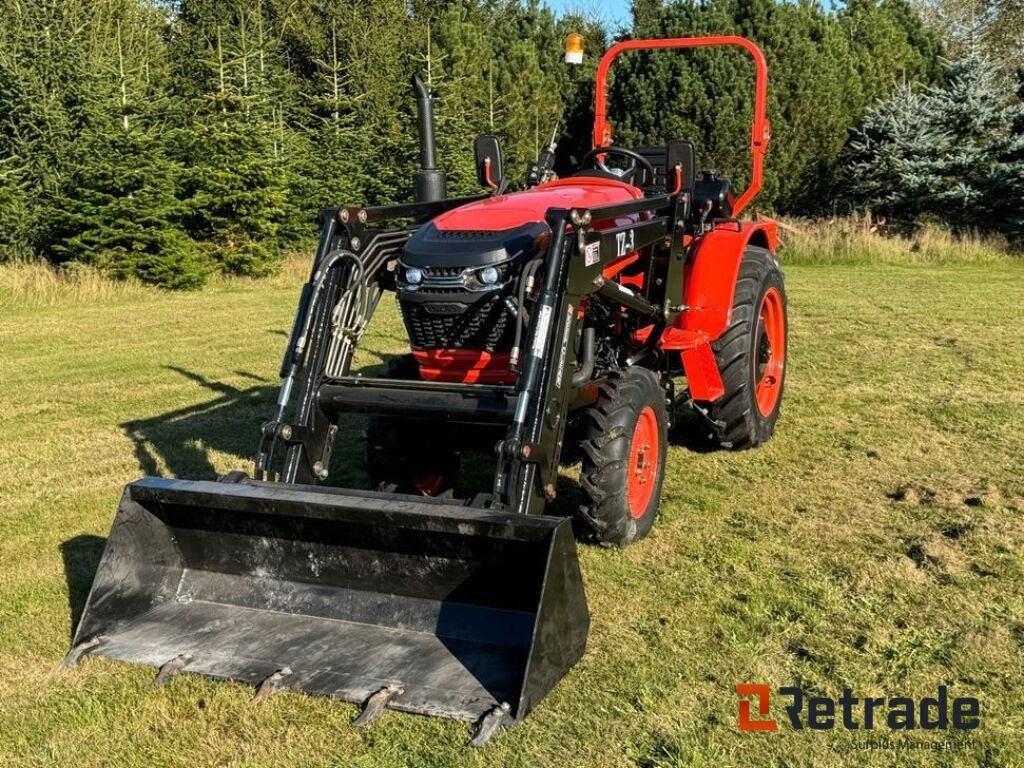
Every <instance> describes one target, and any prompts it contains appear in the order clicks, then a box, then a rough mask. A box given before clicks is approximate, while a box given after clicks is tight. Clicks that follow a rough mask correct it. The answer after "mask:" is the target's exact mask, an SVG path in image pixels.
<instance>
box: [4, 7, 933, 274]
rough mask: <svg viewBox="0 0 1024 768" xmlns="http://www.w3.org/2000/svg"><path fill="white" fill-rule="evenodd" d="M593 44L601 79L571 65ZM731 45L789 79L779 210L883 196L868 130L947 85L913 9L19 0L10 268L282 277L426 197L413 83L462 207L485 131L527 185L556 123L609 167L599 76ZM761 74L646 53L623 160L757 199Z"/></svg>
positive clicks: (776, 83) (618, 114) (8, 38)
mask: <svg viewBox="0 0 1024 768" xmlns="http://www.w3.org/2000/svg"><path fill="white" fill-rule="evenodd" d="M570 31H578V32H582V33H583V34H584V36H585V38H586V41H587V54H588V55H587V58H586V63H585V64H584V65H583V66H582V67H579V68H569V67H567V66H566V65H565V64H564V63H563V61H562V56H563V50H562V43H563V40H564V38H565V35H566V34H567V33H568V32H570ZM711 33H716V34H733V33H738V34H744V35H746V36H748V37H751V38H752V39H754V40H755V41H757V42H758V43H759V44H760V45H761V46H762V47H763V48H764V50H765V52H766V55H767V57H768V60H769V67H770V73H771V83H772V88H771V92H770V93H771V97H770V98H771V102H770V113H771V114H770V116H771V120H772V123H773V133H774V137H775V142H774V145H773V148H772V152H771V153H770V160H769V168H768V178H767V185H766V190H765V194H764V195H763V196H762V197H761V198H760V205H761V206H762V208H763V209H764V210H775V211H780V212H786V213H810V214H814V213H820V212H823V211H825V210H826V209H827V208H828V206H829V205H831V204H832V203H833V201H834V200H836V199H838V198H840V197H841V196H843V195H845V196H847V197H851V196H853V195H855V194H861V193H862V192H863V191H858V190H853V191H851V189H850V188H849V185H846V186H844V180H845V166H844V163H851V162H856V163H862V164H863V163H864V162H865V159H864V155H863V152H862V153H861V154H857V155H856V156H854V157H853V158H852V159H850V157H851V156H850V151H851V150H850V149H849V147H848V146H847V145H848V139H849V136H850V131H851V129H852V128H853V127H854V126H856V125H857V124H858V122H859V121H860V120H861V119H863V118H864V116H865V115H866V114H869V110H871V109H872V107H874V106H876V105H877V104H879V103H881V101H882V100H884V99H886V98H888V97H889V96H890V95H891V94H893V93H894V92H896V89H897V88H898V87H906V88H909V89H911V90H912V89H913V88H918V87H920V88H928V87H932V88H934V87H937V86H939V85H940V84H941V83H942V82H943V81H944V79H945V78H946V77H947V74H946V68H945V67H944V65H943V63H942V60H941V56H942V53H943V46H942V41H941V39H940V35H939V34H938V33H937V32H936V31H934V28H933V27H929V26H928V25H926V24H925V23H924V22H923V21H922V17H921V15H920V14H919V13H918V12H917V11H915V10H914V8H913V7H912V6H911V5H910V4H909V2H908V0H849V2H848V3H847V4H846V5H843V6H840V7H838V9H837V10H835V11H826V10H825V9H824V8H823V7H822V6H821V5H819V4H818V3H817V2H815V1H814V0H802V2H800V3H776V2H774V1H773V0H703V1H702V2H694V1H692V0H682V1H680V0H670V1H668V2H664V1H662V0H636V1H635V2H634V5H633V13H632V24H631V29H628V30H625V29H607V28H605V27H604V26H603V25H602V24H601V23H600V22H597V21H594V20H592V19H586V18H581V17H579V16H572V15H569V16H561V17H560V16H557V15H556V14H554V13H553V12H552V11H551V10H550V9H548V8H547V7H546V6H544V5H543V4H541V3H540V2H539V0H442V1H441V2H427V1H426V0H178V1H177V2H171V1H170V0H0V260H4V259H12V258H32V257H43V258H46V259H49V260H51V261H53V262H55V263H60V264H74V263H82V264H87V265H91V266H96V267H99V268H101V269H102V270H104V271H106V272H108V273H109V274H112V275H114V276H124V277H127V276H133V277H138V278H141V279H142V280H145V281H147V282H151V283H155V284H159V285H163V286H167V287H177V288H188V287H194V286H198V285H200V284H202V283H203V281H204V280H206V279H207V278H208V277H209V276H210V275H211V274H214V273H216V272H224V273H231V274H242V275H253V276H259V275H264V274H267V273H269V272H271V271H273V270H274V269H275V267H276V265H277V264H278V263H279V259H280V256H281V254H282V253H283V252H285V251H287V250H289V249H293V248H298V247H305V246H308V244H309V243H310V241H311V239H312V238H314V237H315V227H316V215H317V211H318V209H319V208H321V207H323V206H326V205H331V204H338V203H343V202H346V203H356V202H358V203H366V204H374V203H383V202H389V201H395V200H408V199H410V198H411V194H412V178H413V172H414V170H415V160H416V135H415V114H414V102H413V99H412V95H411V88H410V85H409V83H410V79H411V76H412V75H413V73H421V74H422V75H423V76H424V78H425V79H427V80H428V81H429V83H430V86H431V88H432V89H433V91H434V92H435V94H436V96H437V98H438V107H437V119H438V126H437V129H438V130H437V133H438V141H439V157H440V159H441V165H442V166H443V169H444V170H445V171H446V172H447V173H448V183H449V190H450V192H452V193H470V192H473V191H475V178H474V173H473V164H472V142H473V139H474V138H475V137H476V136H477V135H479V134H481V133H495V134H497V135H499V136H500V137H501V138H502V141H503V146H504V149H505V153H506V166H507V168H508V173H509V175H510V176H511V178H512V180H513V182H515V181H518V180H519V179H520V178H521V177H522V175H523V171H524V169H525V165H526V163H527V161H528V159H529V158H531V157H534V156H536V153H537V152H538V150H539V149H540V147H541V145H542V144H544V143H546V142H547V141H548V139H549V136H550V133H551V131H552V129H553V127H554V126H555V124H556V122H559V121H560V122H561V124H562V126H563V135H562V141H561V145H560V150H559V153H560V154H559V165H560V167H563V168H565V167H569V166H571V165H572V163H573V162H574V161H575V160H577V159H578V158H579V156H580V155H581V154H582V152H584V151H585V150H586V149H588V148H589V146H588V142H589V134H590V131H589V129H590V122H591V115H590V110H591V100H592V97H593V94H592V87H591V85H590V84H591V82H592V77H593V72H594V68H595V66H596V62H597V59H598V58H599V56H600V53H601V52H602V51H603V50H604V49H605V48H606V47H607V46H608V45H609V44H610V43H611V42H613V41H614V40H615V39H617V38H618V37H621V36H652V37H657V36H666V35H693V34H711ZM751 74H752V71H751V68H750V65H749V62H747V61H745V60H744V59H743V57H742V54H737V53H735V52H731V51H725V52H717V51H715V52H711V51H702V52H699V53H694V54H692V55H685V56H683V55H678V54H650V55H646V54H639V55H630V56H629V57H627V58H623V59H622V60H621V62H620V65H619V66H618V67H617V70H616V77H615V79H614V82H613V88H612V95H611V104H612V119H613V123H614V124H615V126H616V129H617V134H616V138H617V141H619V142H620V143H622V144H624V145H627V146H630V145H636V144H640V143H647V142H655V141H663V140H665V139H666V138H689V139H691V140H693V141H694V142H695V144H696V146H697V148H698V156H699V159H700V164H701V165H702V166H703V167H716V168H718V169H719V170H720V171H722V172H723V173H729V174H731V175H732V176H733V178H735V179H736V181H737V183H743V181H744V173H745V172H746V171H745V167H746V155H745V152H746V147H747V144H748V141H749V109H750V99H751V94H752V87H751ZM901 92H902V91H901ZM844 147H845V148H846V149H845V150H844ZM864 194H865V195H867V193H864Z"/></svg>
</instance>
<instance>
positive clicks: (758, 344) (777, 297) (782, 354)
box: [754, 288, 786, 416]
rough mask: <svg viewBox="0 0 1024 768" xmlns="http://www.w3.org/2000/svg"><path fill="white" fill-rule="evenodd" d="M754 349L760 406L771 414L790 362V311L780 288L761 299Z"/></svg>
mask: <svg viewBox="0 0 1024 768" xmlns="http://www.w3.org/2000/svg"><path fill="white" fill-rule="evenodd" d="M754 349H755V354H754V381H755V385H754V393H755V397H756V399H757V409H758V410H759V411H760V412H761V415H762V416H770V415H771V413H772V411H774V410H775V407H776V406H777V405H778V404H779V396H780V395H781V394H782V372H783V369H784V367H785V364H786V310H785V308H784V307H783V304H782V294H780V293H779V291H778V289H777V288H769V289H768V290H767V291H766V292H765V294H764V298H763V299H761V309H760V310H759V311H758V313H757V338H756V339H755V345H754Z"/></svg>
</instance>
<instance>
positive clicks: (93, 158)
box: [52, 130, 209, 288]
mask: <svg viewBox="0 0 1024 768" xmlns="http://www.w3.org/2000/svg"><path fill="white" fill-rule="evenodd" d="M82 150H83V151H82V154H81V162H80V165H79V167H78V170H77V171H76V172H75V174H74V176H73V179H72V184H71V188H72V189H73V190H74V194H73V195H71V196H69V197H68V198H67V199H66V202H65V205H64V208H63V210H62V211H61V213H60V215H59V216H58V217H56V220H55V221H54V222H53V225H52V231H53V233H54V235H55V236H56V237H57V238H58V239H57V241H56V242H55V243H54V245H53V246H52V252H53V254H54V255H55V257H56V260H57V261H61V262H64V261H74V262H77V263H83V264H89V265H91V266H95V267H98V268H100V269H102V270H103V271H105V272H107V273H108V274H110V275H112V276H114V277H119V278H127V277H136V278H139V279H141V280H143V281H145V282H149V283H154V284H156V285H160V286H163V287H165V288H195V287H198V286H199V285H201V284H202V283H203V281H204V280H205V278H206V276H207V274H208V273H209V269H208V267H207V266H206V265H205V264H204V263H203V262H202V261H201V260H200V258H199V254H198V251H197V248H196V245H195V243H193V242H192V240H191V239H189V237H188V236H187V235H186V234H185V232H184V231H183V230H182V228H181V219H182V216H183V214H184V210H185V209H184V206H183V204H182V203H181V202H180V201H179V199H178V188H177V182H178V177H179V173H180V168H179V166H178V165H177V164H176V163H174V162H172V161H171V160H170V159H168V158H167V156H166V155H165V153H164V150H163V147H162V146H161V144H160V142H159V141H158V140H157V139H156V138H155V137H154V136H152V135H150V134H149V133H146V132H144V131H141V130H129V131H115V132H112V133H109V134H105V133H95V134H88V135H87V136H86V137H85V139H84V141H83V145H82Z"/></svg>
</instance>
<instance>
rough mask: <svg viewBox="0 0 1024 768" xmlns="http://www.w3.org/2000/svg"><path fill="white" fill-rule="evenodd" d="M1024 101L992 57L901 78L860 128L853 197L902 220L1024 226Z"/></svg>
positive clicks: (855, 139)
mask: <svg viewBox="0 0 1024 768" xmlns="http://www.w3.org/2000/svg"><path fill="white" fill-rule="evenodd" d="M1022 123H1024V104H1022V103H1021V100H1020V98H1019V96H1017V95H1016V94H1015V93H1014V89H1013V87H1012V84H1011V83H1010V82H1009V80H1008V78H1006V77H1004V76H1003V75H1002V74H1001V73H1000V72H999V70H998V69H997V68H996V67H995V66H994V65H993V64H992V63H990V62H988V61H987V60H985V59H984V58H982V57H980V56H969V57H967V58H965V59H962V60H960V61H958V62H955V63H954V64H952V65H951V67H950V70H949V74H948V76H947V79H946V82H945V83H944V84H943V85H942V86H937V87H933V88H929V89H927V90H925V91H923V92H919V93H915V92H913V91H912V90H911V89H910V88H909V87H901V88H900V89H899V90H898V91H897V92H896V94H894V95H893V97H891V98H890V99H889V100H888V101H886V102H885V103H883V104H882V105H880V106H879V107H877V108H876V109H873V110H871V111H870V112H869V113H868V114H867V115H866V116H865V118H864V120H863V121H862V122H861V124H860V125H859V126H857V128H856V129H855V130H854V131H853V133H852V137H851V141H850V146H849V149H848V154H847V156H848V162H849V173H850V181H849V188H850V192H851V195H852V197H853V199H854V200H855V201H856V202H857V203H858V204H859V205H861V206H864V207H867V208H871V209H874V210H878V211H880V212H884V213H886V214H889V215H892V216H894V217H896V218H898V219H902V220H904V221H913V220H915V219H919V218H921V217H922V216H931V217H934V218H937V219H940V220H942V221H944V222H947V223H949V224H950V225H951V226H953V227H954V228H958V229H981V230H995V231H1000V232H1004V233H1006V234H1007V235H1009V236H1011V237H1015V238H1019V237H1020V236H1021V234H1022V232H1024V197H1022V195H1021V193H1020V190H1021V189H1022V185H1024V132H1022V130H1021V125H1022Z"/></svg>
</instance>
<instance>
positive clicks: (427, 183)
mask: <svg viewBox="0 0 1024 768" xmlns="http://www.w3.org/2000/svg"><path fill="white" fill-rule="evenodd" d="M412 87H413V88H414V89H415V90H416V115H417V119H416V125H417V129H418V130H419V136H420V168H421V170H419V171H417V172H416V179H415V191H416V202H417V203H429V202H432V201H434V200H444V199H445V197H447V196H448V190H447V187H448V183H447V179H446V178H445V175H444V171H439V170H438V169H437V145H436V143H435V141H434V97H433V96H431V95H430V90H429V89H428V88H427V86H426V84H425V83H424V82H423V81H422V80H421V79H420V76H419V75H413V77H412Z"/></svg>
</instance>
